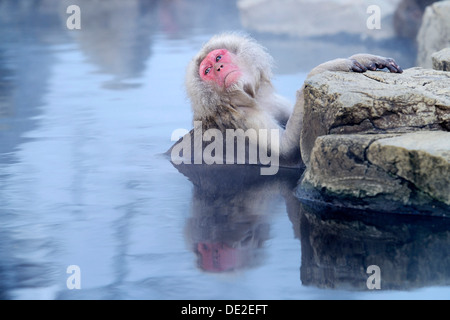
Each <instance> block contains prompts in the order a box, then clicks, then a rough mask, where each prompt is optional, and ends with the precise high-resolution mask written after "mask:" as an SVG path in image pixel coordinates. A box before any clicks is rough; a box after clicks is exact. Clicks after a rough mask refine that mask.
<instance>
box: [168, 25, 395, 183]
mask: <svg viewBox="0 0 450 320" xmlns="http://www.w3.org/2000/svg"><path fill="white" fill-rule="evenodd" d="M272 66H273V58H272V57H271V56H270V55H269V54H268V52H267V51H266V49H265V48H263V47H262V46H261V45H260V44H258V43H257V42H256V41H255V40H254V39H252V38H250V37H248V36H245V35H240V34H235V33H226V34H221V35H217V36H214V37H213V38H211V39H210V40H209V41H208V42H207V43H206V44H205V45H204V46H203V48H202V49H201V50H200V52H199V53H198V54H197V55H196V56H195V57H194V58H193V59H192V61H191V62H190V64H189V66H188V69H187V75H186V87H187V93H188V96H189V99H190V101H191V105H192V111H193V115H194V117H193V118H194V129H193V130H191V132H190V133H188V134H186V135H185V136H184V137H183V138H181V139H180V140H179V141H178V142H177V143H176V144H175V145H174V146H173V147H172V148H171V149H170V150H169V153H170V154H171V158H172V162H173V163H174V164H176V165H177V164H181V163H184V164H191V163H194V164H202V163H203V164H235V163H238V164H239V163H240V164H259V165H266V166H267V165H270V168H264V169H265V170H266V171H263V169H262V170H261V174H264V175H271V174H275V173H276V172H277V171H278V165H280V166H293V165H297V166H301V165H302V160H301V154H300V132H301V127H302V119H303V103H304V99H303V88H304V87H302V88H301V89H300V90H299V91H298V92H297V102H296V104H295V106H294V107H293V108H292V106H291V105H290V103H289V102H288V101H287V100H286V99H285V98H283V97H281V96H279V95H278V94H276V93H275V90H274V87H273V86H272V83H271V79H272ZM384 68H387V69H389V71H390V72H396V73H401V72H402V69H401V68H400V67H399V66H398V65H397V63H396V62H395V61H394V60H393V59H390V58H384V57H380V56H375V55H370V54H357V55H354V56H352V57H350V58H347V59H336V60H332V61H329V62H326V63H323V64H321V65H319V66H317V67H316V68H314V69H313V70H312V71H311V72H310V74H309V75H308V77H311V76H313V75H316V74H318V73H321V72H324V71H346V72H360V73H361V72H365V71H367V70H373V71H375V70H377V69H384Z"/></svg>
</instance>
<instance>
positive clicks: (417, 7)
mask: <svg viewBox="0 0 450 320" xmlns="http://www.w3.org/2000/svg"><path fill="white" fill-rule="evenodd" d="M434 2H436V0H402V2H400V4H399V5H398V7H397V10H395V14H394V29H395V32H396V34H397V35H398V36H399V37H402V38H408V39H414V40H415V39H416V38H417V33H418V32H419V29H420V26H421V25H422V18H423V14H424V12H425V8H426V7H427V6H429V5H431V4H433V3H434Z"/></svg>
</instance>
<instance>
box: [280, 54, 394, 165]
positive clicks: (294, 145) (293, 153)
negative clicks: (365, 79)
mask: <svg viewBox="0 0 450 320" xmlns="http://www.w3.org/2000/svg"><path fill="white" fill-rule="evenodd" d="M384 68H387V69H388V70H389V71H390V72H393V73H402V72H403V70H402V68H400V66H399V65H398V64H397V63H396V62H395V61H394V59H391V58H384V57H380V56H375V55H371V54H356V55H354V56H351V57H350V58H348V59H336V60H332V61H329V62H325V63H323V64H321V65H319V66H317V67H315V68H314V69H313V70H312V71H311V72H310V73H309V74H308V77H307V78H310V77H312V76H314V75H316V74H319V73H322V72H325V71H345V72H359V73H362V72H366V71H367V70H372V71H376V70H377V69H384ZM304 88H305V86H304V85H303V86H302V88H301V89H300V90H299V91H297V102H296V104H295V107H294V111H293V112H292V114H291V116H290V118H289V120H288V122H287V125H286V130H285V132H284V133H283V135H282V136H281V141H280V154H281V155H285V156H287V157H290V158H292V157H300V132H301V129H302V124H303V113H304V96H303V89H304ZM311 129H312V130H314V128H311Z"/></svg>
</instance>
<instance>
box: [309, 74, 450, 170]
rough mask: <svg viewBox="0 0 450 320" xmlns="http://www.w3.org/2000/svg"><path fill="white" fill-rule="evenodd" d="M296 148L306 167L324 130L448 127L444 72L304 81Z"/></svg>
mask: <svg viewBox="0 0 450 320" xmlns="http://www.w3.org/2000/svg"><path fill="white" fill-rule="evenodd" d="M305 85H306V86H305V90H304V94H305V106H304V126H303V130H302V133H301V137H300V140H301V142H300V143H301V152H302V157H303V160H304V161H305V164H306V165H307V166H308V165H309V161H310V155H311V151H312V148H313V146H314V144H315V141H316V139H317V138H318V137H319V136H323V135H328V134H351V133H377V134H380V133H404V132H411V131H419V130H444V131H449V130H450V95H449V88H450V74H449V73H447V72H443V71H435V70H426V69H421V68H412V69H408V70H405V72H404V73H403V74H391V73H386V72H367V73H364V74H355V73H344V72H327V73H323V74H319V75H317V76H314V77H312V78H310V79H309V80H307V81H306V82H305Z"/></svg>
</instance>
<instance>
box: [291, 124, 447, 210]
mask: <svg viewBox="0 0 450 320" xmlns="http://www.w3.org/2000/svg"><path fill="white" fill-rule="evenodd" d="M300 189H301V190H300V192H302V191H305V190H306V191H308V190H312V189H313V190H317V191H319V192H321V193H322V194H324V195H326V196H329V197H339V198H340V199H347V200H349V202H350V203H351V205H350V206H353V207H358V208H364V209H373V210H382V211H396V210H397V209H398V208H400V207H402V206H425V205H431V206H433V205H435V204H441V208H444V209H443V210H440V213H438V215H441V216H448V215H449V214H450V210H449V209H450V207H448V206H450V132H444V131H421V132H413V133H405V134H377V135H371V134H360V135H358V134H353V135H326V136H322V137H319V138H318V139H317V140H316V144H315V146H314V149H313V151H312V154H311V161H310V164H309V166H308V168H307V170H306V171H305V174H304V176H303V179H302V182H301V185H300ZM342 203H344V205H345V203H346V200H344V201H341V204H342ZM445 208H447V209H445ZM445 212H447V213H445Z"/></svg>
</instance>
